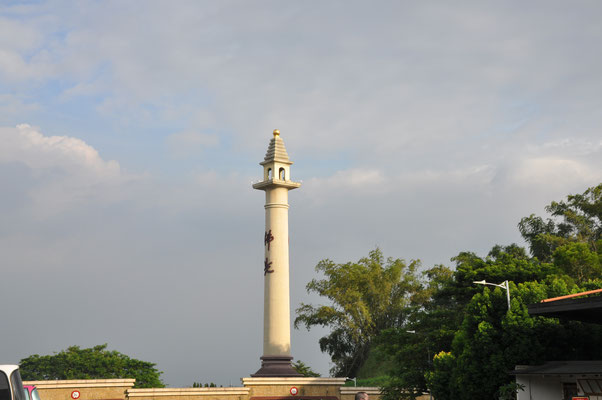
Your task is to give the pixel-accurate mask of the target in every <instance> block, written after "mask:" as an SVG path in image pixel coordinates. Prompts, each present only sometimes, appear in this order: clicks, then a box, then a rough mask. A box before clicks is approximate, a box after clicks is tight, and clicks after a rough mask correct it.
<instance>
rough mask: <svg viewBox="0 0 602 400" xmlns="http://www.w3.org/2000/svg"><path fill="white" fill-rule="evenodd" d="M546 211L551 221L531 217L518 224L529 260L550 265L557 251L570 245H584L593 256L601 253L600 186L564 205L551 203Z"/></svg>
mask: <svg viewBox="0 0 602 400" xmlns="http://www.w3.org/2000/svg"><path fill="white" fill-rule="evenodd" d="M546 211H547V212H548V213H550V215H551V216H552V218H548V219H547V220H545V221H544V219H543V218H541V217H538V216H536V215H535V214H531V215H530V216H528V217H525V218H523V219H521V221H520V222H519V224H518V228H519V230H520V233H521V234H522V236H523V238H524V239H525V240H526V241H527V242H528V243H529V248H530V250H531V254H532V255H533V256H535V257H537V258H538V259H539V260H541V261H550V260H551V259H552V256H553V253H554V251H555V250H556V249H557V248H558V247H560V246H562V245H566V244H568V243H571V242H578V243H586V244H587V245H588V247H589V248H590V250H591V251H592V252H594V253H599V252H600V251H601V250H602V183H600V184H599V185H597V186H594V187H591V188H588V189H587V190H586V191H585V192H583V194H575V195H569V196H567V200H566V201H560V202H556V201H553V202H552V203H550V204H549V205H548V206H547V207H546Z"/></svg>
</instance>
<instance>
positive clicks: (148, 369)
mask: <svg viewBox="0 0 602 400" xmlns="http://www.w3.org/2000/svg"><path fill="white" fill-rule="evenodd" d="M19 364H20V370H21V375H22V377H23V379H24V380H52V379H113V378H134V379H136V383H135V386H134V387H138V388H149V387H165V385H164V384H163V382H162V381H161V379H160V375H161V374H162V372H161V371H159V370H157V369H156V368H155V364H153V363H150V362H147V361H140V360H136V359H134V358H130V357H128V356H126V355H125V354H121V353H119V352H117V351H109V350H107V344H102V345H98V346H94V347H91V348H88V349H81V348H80V347H79V346H71V347H69V348H67V350H62V351H60V352H58V353H55V354H54V355H46V356H40V355H38V354H34V355H31V356H29V357H27V358H24V359H22V360H21V362H20V363H19Z"/></svg>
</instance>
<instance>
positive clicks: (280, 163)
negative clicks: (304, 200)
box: [253, 129, 301, 190]
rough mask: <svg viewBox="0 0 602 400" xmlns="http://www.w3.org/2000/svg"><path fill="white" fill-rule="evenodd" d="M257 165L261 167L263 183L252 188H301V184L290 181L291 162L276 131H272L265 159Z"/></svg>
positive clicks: (258, 183) (278, 132)
mask: <svg viewBox="0 0 602 400" xmlns="http://www.w3.org/2000/svg"><path fill="white" fill-rule="evenodd" d="M259 164H261V165H263V181H261V182H257V183H255V184H253V188H255V189H259V190H266V189H268V188H272V187H276V186H278V187H285V188H287V189H289V190H292V189H296V188H298V187H299V186H301V183H299V182H293V181H292V180H291V169H290V166H291V165H292V164H293V162H292V161H291V160H290V159H289V158H288V153H287V152H286V148H285V147H284V141H283V140H282V139H281V138H280V131H279V130H278V129H276V130H274V137H273V138H272V140H270V144H269V146H268V151H267V152H266V153H265V158H264V159H263V161H262V162H260V163H259Z"/></svg>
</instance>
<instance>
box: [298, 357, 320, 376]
mask: <svg viewBox="0 0 602 400" xmlns="http://www.w3.org/2000/svg"><path fill="white" fill-rule="evenodd" d="M293 368H294V369H295V371H297V372H298V373H300V374H301V375H303V376H305V377H308V378H318V377H319V376H320V374H319V373H317V372H315V371H314V370H313V369H311V367H310V366H309V365H306V364H305V363H304V362H303V361H301V360H297V361H295V362H294V363H293Z"/></svg>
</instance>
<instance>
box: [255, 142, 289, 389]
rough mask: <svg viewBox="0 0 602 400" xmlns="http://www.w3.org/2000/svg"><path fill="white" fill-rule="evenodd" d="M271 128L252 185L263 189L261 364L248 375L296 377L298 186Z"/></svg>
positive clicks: (284, 152) (284, 151) (281, 143)
mask: <svg viewBox="0 0 602 400" xmlns="http://www.w3.org/2000/svg"><path fill="white" fill-rule="evenodd" d="M279 134H280V132H278V131H274V138H273V139H272V140H271V141H270V145H269V147H268V151H267V153H266V156H265V159H264V161H263V162H261V163H260V164H261V165H263V167H264V180H263V181H261V182H258V183H256V184H254V185H253V188H255V189H259V190H264V191H265V199H266V202H265V206H264V207H265V232H264V268H263V274H264V306H263V356H262V357H261V360H262V366H261V368H260V369H259V371H257V372H256V373H255V374H253V375H252V376H283V377H285V376H299V374H298V373H297V372H296V371H295V370H294V369H293V368H292V366H291V360H292V357H291V320H290V290H289V252H288V248H289V238H288V209H289V205H288V191H289V190H292V189H295V188H298V187H299V186H301V184H300V183H297V182H293V181H291V180H290V166H291V164H292V162H291V161H290V160H289V159H288V154H287V153H286V149H285V148H284V142H283V141H282V139H281V138H280V135H279Z"/></svg>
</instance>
